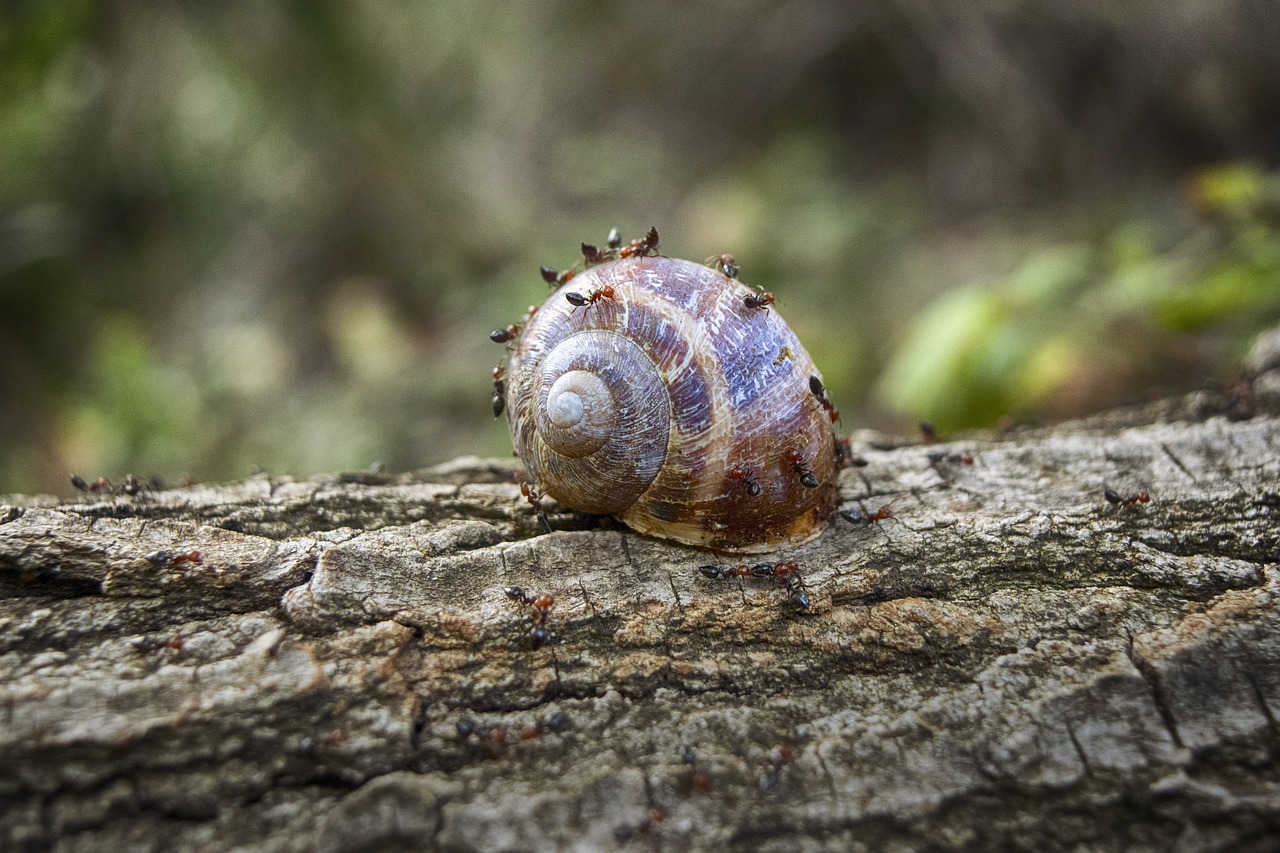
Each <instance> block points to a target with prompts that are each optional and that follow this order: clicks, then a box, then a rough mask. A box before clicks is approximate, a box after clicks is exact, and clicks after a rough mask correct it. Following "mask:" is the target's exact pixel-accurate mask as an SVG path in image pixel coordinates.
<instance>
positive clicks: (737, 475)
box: [725, 465, 762, 498]
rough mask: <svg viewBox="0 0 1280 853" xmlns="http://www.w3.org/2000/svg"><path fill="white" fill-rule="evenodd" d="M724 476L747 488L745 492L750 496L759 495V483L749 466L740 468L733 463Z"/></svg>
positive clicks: (756, 496)
mask: <svg viewBox="0 0 1280 853" xmlns="http://www.w3.org/2000/svg"><path fill="white" fill-rule="evenodd" d="M725 476H726V477H728V478H729V479H730V480H733V481H734V482H735V483H741V484H742V487H743V488H744V489H746V490H747V494H749V495H751V497H753V498H758V497H760V492H761V491H762V490H761V488H760V483H759V481H758V480H756V478H755V475H754V474H753V473H752V471H751V469H750V468H742V467H740V466H737V465H735V466H734V467H732V468H730V469H729V471H728V473H727V474H726V475H725Z"/></svg>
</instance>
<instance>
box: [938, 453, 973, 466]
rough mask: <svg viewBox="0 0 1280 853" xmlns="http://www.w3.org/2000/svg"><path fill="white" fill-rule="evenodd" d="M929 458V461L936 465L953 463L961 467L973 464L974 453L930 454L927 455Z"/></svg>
mask: <svg viewBox="0 0 1280 853" xmlns="http://www.w3.org/2000/svg"><path fill="white" fill-rule="evenodd" d="M927 457H928V459H929V461H930V462H931V463H933V464H934V465H936V464H938V463H939V462H951V463H953V464H960V465H972V464H973V454H972V453H929V454H927Z"/></svg>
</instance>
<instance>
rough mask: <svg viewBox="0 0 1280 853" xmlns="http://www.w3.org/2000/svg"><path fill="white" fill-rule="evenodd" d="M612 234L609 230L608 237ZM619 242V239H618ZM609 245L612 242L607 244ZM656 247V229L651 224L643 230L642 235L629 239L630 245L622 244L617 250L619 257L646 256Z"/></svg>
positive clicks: (611, 244)
mask: <svg viewBox="0 0 1280 853" xmlns="http://www.w3.org/2000/svg"><path fill="white" fill-rule="evenodd" d="M613 236H614V234H613V233H612V232H611V233H610V237H613ZM618 242H619V244H621V242H622V241H621V240H619V241H618ZM609 245H610V246H611V247H612V246H613V243H610V244H609ZM656 248H658V229H657V228H656V227H654V226H652V225H650V226H649V230H648V231H647V232H645V235H644V236H643V237H638V238H636V239H635V240H632V241H631V245H630V246H624V247H623V248H622V249H621V250H620V251H619V252H618V257H619V258H647V257H648V256H649V255H650V254H651V253H652V252H653V250H654V249H656Z"/></svg>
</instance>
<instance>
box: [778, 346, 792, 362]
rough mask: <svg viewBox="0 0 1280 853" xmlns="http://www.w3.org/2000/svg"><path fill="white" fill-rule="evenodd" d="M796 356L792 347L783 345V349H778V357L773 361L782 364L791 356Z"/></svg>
mask: <svg viewBox="0 0 1280 853" xmlns="http://www.w3.org/2000/svg"><path fill="white" fill-rule="evenodd" d="M794 356H795V353H793V352H792V351H791V347H783V348H782V349H780V350H778V355H777V357H775V358H774V360H773V363H774V364H782V362H784V361H786V360H787V359H789V358H793V357H794Z"/></svg>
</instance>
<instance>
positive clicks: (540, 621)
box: [502, 586, 556, 649]
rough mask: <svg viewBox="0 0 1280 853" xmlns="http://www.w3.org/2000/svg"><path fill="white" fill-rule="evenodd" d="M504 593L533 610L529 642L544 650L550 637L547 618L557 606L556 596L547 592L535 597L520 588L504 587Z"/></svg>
mask: <svg viewBox="0 0 1280 853" xmlns="http://www.w3.org/2000/svg"><path fill="white" fill-rule="evenodd" d="M502 593H503V595H505V596H506V597H507V598H509V599H511V600H512V601H518V602H520V603H521V604H527V605H529V606H530V607H532V608H533V611H534V613H533V627H532V628H530V629H529V641H530V643H531V644H532V645H533V647H534V648H535V649H540V648H542V647H543V646H544V645H545V644H546V642H547V640H548V638H549V637H550V635H549V634H548V633H547V616H548V615H549V614H550V613H551V608H552V607H554V606H555V603H556V599H555V596H553V595H548V594H547V593H545V592H544V593H542V594H540V595H534V594H533V593H529V592H525V591H524V590H523V589H521V588H520V587H518V586H508V587H504V588H503V590H502Z"/></svg>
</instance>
